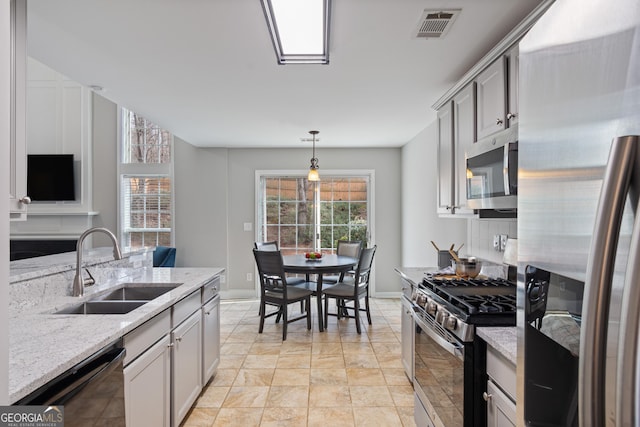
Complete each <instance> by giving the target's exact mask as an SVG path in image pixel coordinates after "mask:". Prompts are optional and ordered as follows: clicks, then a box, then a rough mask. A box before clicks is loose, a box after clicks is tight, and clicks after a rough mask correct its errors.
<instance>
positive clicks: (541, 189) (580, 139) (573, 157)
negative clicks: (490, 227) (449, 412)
mask: <svg viewBox="0 0 640 427" xmlns="http://www.w3.org/2000/svg"><path fill="white" fill-rule="evenodd" d="M519 78H520V82H519V115H520V117H519V178H518V180H519V188H518V318H517V325H518V326H517V327H518V366H517V372H518V395H517V399H518V402H517V408H518V425H519V426H525V425H526V426H543V425H544V426H577V425H580V426H594V427H601V426H638V425H640V403H639V402H640V369H639V365H640V352H639V351H638V347H639V346H638V341H639V339H638V338H639V337H638V336H639V334H640V331H639V325H640V211H639V209H638V191H639V190H640V147H639V145H640V142H639V139H638V136H637V135H640V1H638V0H614V1H611V0H606V1H605V0H593V1H592V0H556V1H555V3H554V4H552V5H551V7H550V8H549V10H548V11H547V12H546V13H545V15H544V16H542V17H541V18H540V20H539V21H538V22H537V23H536V24H535V25H534V26H533V27H532V29H531V30H530V31H529V33H528V34H527V35H526V36H525V37H524V39H523V40H522V41H521V43H520V57H519Z"/></svg>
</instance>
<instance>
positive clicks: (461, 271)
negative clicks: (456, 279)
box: [451, 258, 482, 279]
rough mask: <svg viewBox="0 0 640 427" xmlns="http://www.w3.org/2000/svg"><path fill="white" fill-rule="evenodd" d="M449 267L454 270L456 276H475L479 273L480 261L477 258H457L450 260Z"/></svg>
mask: <svg viewBox="0 0 640 427" xmlns="http://www.w3.org/2000/svg"><path fill="white" fill-rule="evenodd" d="M451 267H453V268H454V270H455V271H456V276H460V277H464V278H466V277H469V278H471V279H473V278H475V277H476V276H477V275H478V274H480V270H481V269H482V261H480V260H478V259H477V258H458V259H457V260H455V259H452V260H451Z"/></svg>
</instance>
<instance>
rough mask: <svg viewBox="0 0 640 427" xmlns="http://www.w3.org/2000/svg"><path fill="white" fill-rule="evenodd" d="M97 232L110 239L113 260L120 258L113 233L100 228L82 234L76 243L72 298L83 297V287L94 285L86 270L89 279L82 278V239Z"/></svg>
mask: <svg viewBox="0 0 640 427" xmlns="http://www.w3.org/2000/svg"><path fill="white" fill-rule="evenodd" d="M98 231H99V232H101V233H104V234H106V235H107V236H109V238H110V239H111V242H112V243H113V259H116V260H117V259H121V258H122V254H121V253H120V247H119V246H118V240H117V239H116V236H114V235H113V233H112V232H111V231H109V230H108V229H106V228H100V227H98V228H90V229H88V230H87V231H85V232H84V233H82V234H81V235H80V237H79V238H78V243H77V245H76V275H75V277H74V278H73V296H74V297H81V296H83V295H84V287H85V286H89V285H93V284H94V283H95V280H94V278H93V277H92V276H91V273H89V271H88V270H87V273H89V278H88V279H83V278H82V243H83V242H84V239H85V238H86V237H87V236H88V235H89V234H91V233H95V232H98Z"/></svg>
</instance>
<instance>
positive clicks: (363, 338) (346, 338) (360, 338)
mask: <svg viewBox="0 0 640 427" xmlns="http://www.w3.org/2000/svg"><path fill="white" fill-rule="evenodd" d="M340 340H341V341H342V342H343V343H346V342H353V343H357V342H362V343H368V342H369V335H367V334H358V333H353V334H350V333H349V334H348V333H345V334H342V335H341V337H340Z"/></svg>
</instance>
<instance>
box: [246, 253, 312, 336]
mask: <svg viewBox="0 0 640 427" xmlns="http://www.w3.org/2000/svg"><path fill="white" fill-rule="evenodd" d="M253 256H254V257H255V260H256V265H257V266H258V274H259V276H260V327H259V328H258V332H259V333H262V331H263V330H264V320H265V319H266V318H267V317H271V316H277V317H276V323H278V322H279V320H280V318H282V340H283V341H285V340H286V339H287V325H288V324H289V323H291V322H295V321H296V320H300V319H304V318H306V319H307V329H311V294H312V292H311V291H310V290H308V289H304V288H299V287H296V286H291V285H289V284H288V282H287V277H286V275H285V273H284V264H283V262H282V254H281V253H280V251H259V250H257V249H254V250H253ZM295 302H301V303H304V308H305V309H304V311H305V313H306V314H303V315H301V316H298V317H294V318H292V319H290V318H289V312H288V306H289V304H291V303H295ZM267 305H270V306H275V307H277V308H278V309H277V310H276V311H274V312H271V313H267V311H266V310H267Z"/></svg>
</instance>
